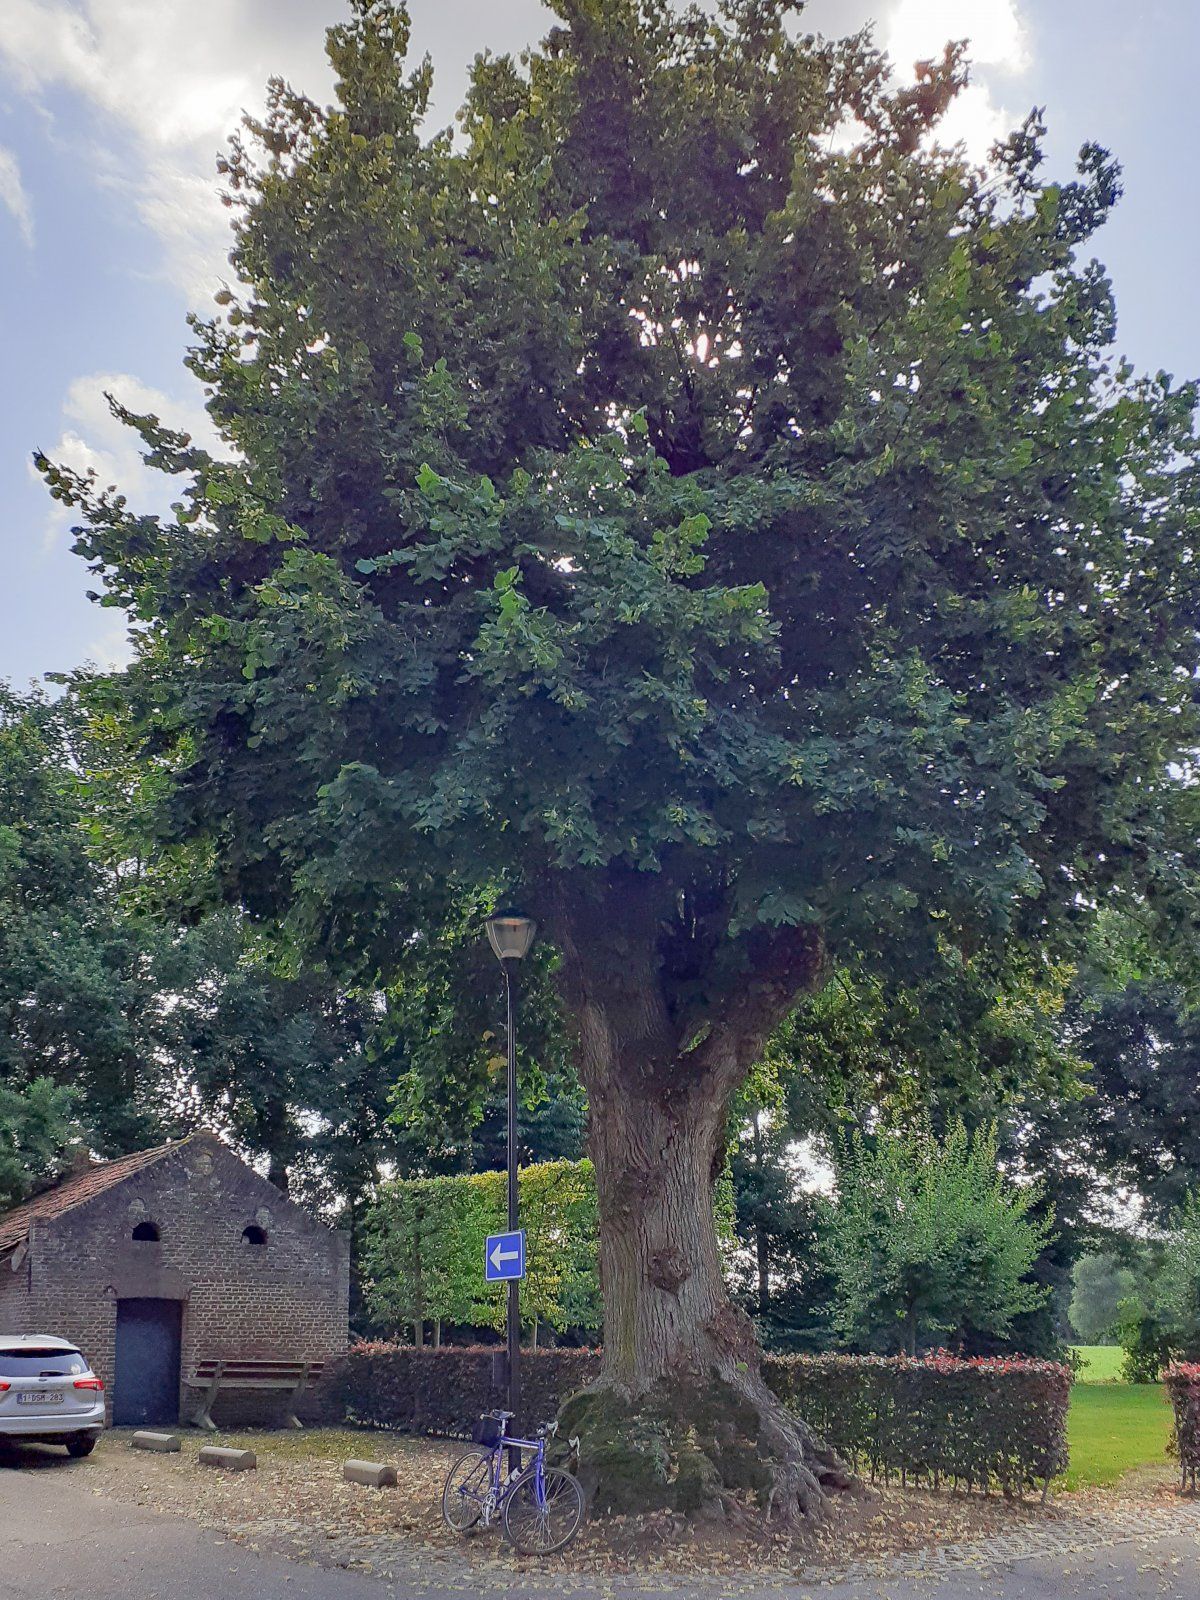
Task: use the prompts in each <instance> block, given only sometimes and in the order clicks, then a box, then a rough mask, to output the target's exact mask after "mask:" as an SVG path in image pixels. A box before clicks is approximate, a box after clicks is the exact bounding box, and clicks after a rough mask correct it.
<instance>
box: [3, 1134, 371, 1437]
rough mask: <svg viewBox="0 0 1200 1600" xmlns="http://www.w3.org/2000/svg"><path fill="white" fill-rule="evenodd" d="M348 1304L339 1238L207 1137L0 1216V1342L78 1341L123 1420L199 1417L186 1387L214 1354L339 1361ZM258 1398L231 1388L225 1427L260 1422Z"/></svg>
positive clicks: (72, 1178)
mask: <svg viewBox="0 0 1200 1600" xmlns="http://www.w3.org/2000/svg"><path fill="white" fill-rule="evenodd" d="M348 1300H349V1251H348V1245H347V1240H346V1237H345V1235H344V1234H340V1233H337V1232H335V1231H334V1230H333V1229H331V1228H327V1227H325V1226H324V1225H323V1224H322V1223H320V1222H318V1221H316V1219H315V1218H313V1217H312V1216H310V1215H309V1214H308V1213H307V1212H306V1211H304V1210H302V1209H301V1208H300V1207H299V1206H297V1205H294V1204H293V1203H292V1202H291V1201H290V1200H288V1199H286V1198H285V1196H284V1195H283V1194H281V1193H280V1191H279V1190H278V1189H276V1188H275V1187H274V1185H273V1184H270V1183H268V1182H267V1181H266V1179H265V1178H260V1177H259V1175H258V1174H257V1173H256V1172H254V1171H253V1170H252V1169H251V1168H250V1167H248V1166H247V1165H246V1163H245V1162H244V1161H242V1160H240V1159H239V1157H238V1156H236V1155H235V1154H234V1153H233V1151H232V1150H230V1149H229V1148H228V1146H226V1145H224V1144H223V1143H222V1142H221V1141H220V1140H219V1139H218V1138H217V1137H216V1136H215V1135H214V1134H210V1133H194V1134H191V1135H190V1136H189V1137H188V1138H186V1139H180V1140H176V1141H175V1142H173V1143H170V1144H165V1145H160V1146H158V1147H157V1148H156V1149H153V1150H141V1151H139V1152H137V1154H135V1155H131V1156H125V1157H123V1158H122V1159H121V1160H118V1161H106V1162H102V1163H98V1164H96V1165H92V1166H89V1167H86V1168H84V1169H83V1170H77V1171H75V1172H73V1173H72V1174H70V1175H69V1176H68V1177H66V1178H65V1179H64V1180H63V1181H62V1182H61V1183H59V1184H57V1185H56V1186H55V1187H54V1188H53V1189H48V1190H46V1191H45V1192H44V1193H42V1194H39V1195H35V1196H34V1197H33V1199H31V1200H28V1201H26V1203H25V1204H24V1205H22V1206H18V1207H17V1209H16V1210H15V1211H10V1212H8V1213H7V1215H5V1216H0V1333H48V1334H55V1335H59V1336H61V1337H63V1338H67V1339H72V1340H74V1341H75V1342H76V1343H77V1344H78V1345H79V1347H80V1349H81V1350H82V1351H83V1352H84V1354H85V1355H86V1356H87V1357H88V1358H89V1360H90V1361H91V1363H92V1366H93V1368H94V1369H95V1371H96V1372H97V1373H99V1375H100V1376H101V1377H102V1378H103V1379H104V1383H105V1388H106V1391H107V1394H108V1399H109V1416H110V1420H115V1421H116V1422H117V1423H143V1422H173V1421H176V1420H178V1418H179V1417H180V1415H181V1414H182V1415H184V1416H187V1415H189V1414H190V1413H191V1411H192V1410H194V1408H195V1402H196V1398H197V1397H196V1395H195V1394H194V1393H190V1392H188V1391H186V1390H184V1388H183V1379H184V1378H185V1377H186V1376H187V1375H189V1374H190V1373H192V1372H194V1370H195V1368H196V1367H197V1365H198V1364H200V1363H202V1362H205V1361H211V1360H229V1361H233V1360H246V1359H248V1358H263V1359H270V1360H277V1361H322V1360H326V1361H327V1360H329V1359H330V1358H331V1357H333V1356H335V1355H340V1354H341V1352H342V1351H343V1350H344V1349H345V1348H346V1342H347V1335H348ZM261 1399H262V1397H260V1396H256V1395H252V1394H246V1393H243V1394H241V1395H240V1396H239V1395H238V1394H237V1393H236V1392H235V1391H231V1392H229V1393H227V1394H225V1393H223V1394H222V1395H221V1397H220V1401H219V1408H218V1411H217V1413H216V1418H217V1420H218V1421H220V1420H222V1418H224V1420H226V1421H231V1420H234V1419H236V1418H239V1417H241V1418H246V1419H249V1418H250V1417H252V1416H256V1415H261V1412H260V1411H256V1410H255V1409H254V1402H255V1401H258V1402H260V1404H261ZM248 1405H249V1409H248ZM276 1409H277V1408H276ZM264 1420H265V1418H264Z"/></svg>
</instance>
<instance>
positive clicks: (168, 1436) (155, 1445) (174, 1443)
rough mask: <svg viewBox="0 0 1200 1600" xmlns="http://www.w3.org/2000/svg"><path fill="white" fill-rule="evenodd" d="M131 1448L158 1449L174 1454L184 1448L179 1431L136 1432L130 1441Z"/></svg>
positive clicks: (164, 1452)
mask: <svg viewBox="0 0 1200 1600" xmlns="http://www.w3.org/2000/svg"><path fill="white" fill-rule="evenodd" d="M129 1448H130V1449H131V1450H158V1451H161V1452H162V1454H164V1455H172V1454H174V1453H175V1452H176V1451H178V1450H182V1449H183V1440H182V1439H181V1438H180V1437H179V1435H178V1434H177V1433H146V1432H142V1433H135V1434H134V1436H133V1438H132V1439H130V1441H129Z"/></svg>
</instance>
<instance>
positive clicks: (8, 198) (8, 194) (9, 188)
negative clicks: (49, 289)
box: [0, 145, 33, 250]
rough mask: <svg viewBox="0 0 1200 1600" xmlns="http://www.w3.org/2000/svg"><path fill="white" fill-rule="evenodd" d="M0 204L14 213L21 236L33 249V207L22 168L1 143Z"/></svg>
mask: <svg viewBox="0 0 1200 1600" xmlns="http://www.w3.org/2000/svg"><path fill="white" fill-rule="evenodd" d="M0 205H2V206H3V207H4V208H5V210H6V211H9V212H11V213H12V216H13V219H14V221H15V222H16V224H17V228H18V230H19V231H20V234H21V238H22V239H23V240H24V241H25V243H26V244H27V245H28V246H29V248H30V249H31V250H32V249H33V207H32V206H31V205H30V203H29V196H28V194H27V193H26V192H25V185H24V184H23V183H22V182H21V169H20V167H19V166H18V165H17V158H16V156H15V155H14V154H13V153H12V151H11V150H8V149H6V148H5V147H4V146H3V145H0Z"/></svg>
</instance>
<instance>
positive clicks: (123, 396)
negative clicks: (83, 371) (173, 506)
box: [30, 372, 227, 545]
mask: <svg viewBox="0 0 1200 1600" xmlns="http://www.w3.org/2000/svg"><path fill="white" fill-rule="evenodd" d="M109 394H111V395H113V396H114V398H115V399H117V400H119V401H120V403H121V404H122V405H124V406H126V407H127V408H128V409H129V410H130V411H136V412H138V413H146V412H150V413H153V415H154V416H156V417H158V418H159V420H160V421H161V422H163V423H165V424H166V426H167V427H170V428H176V429H180V430H182V431H183V432H185V433H189V434H191V436H192V438H193V439H195V441H196V442H197V443H198V444H200V445H202V446H204V448H206V449H208V450H211V451H213V453H214V454H218V455H220V454H226V453H227V450H225V449H224V448H223V447H222V446H221V443H220V440H219V439H218V437H217V434H216V431H215V429H214V428H213V425H212V422H211V421H210V419H209V416H208V413H207V412H206V411H205V410H204V406H203V402H202V400H201V398H200V395H199V392H198V390H193V392H192V393H191V394H190V395H187V396H180V395H168V394H164V393H163V391H162V390H161V389H154V388H151V386H150V385H149V384H147V383H143V382H142V380H141V379H140V378H136V377H134V376H133V374H132V373H128V372H94V373H89V374H88V375H87V376H86V377H80V378H76V379H75V380H74V381H73V382H72V383H71V385H70V387H69V388H68V390H67V394H66V398H65V399H64V401H63V406H62V416H63V423H64V426H63V431H62V433H61V434H60V436H59V438H58V439H57V441H56V442H55V443H54V444H53V445H52V446H51V447H50V449H48V450H47V451H46V454H47V455H48V456H49V458H50V460H51V461H53V462H56V463H57V464H59V465H61V466H64V467H70V468H72V469H73V470H74V471H76V472H81V473H84V472H89V471H94V472H95V474H96V476H97V478H98V479H99V481H100V484H101V487H104V488H107V487H108V486H109V485H110V484H111V485H115V486H116V487H117V488H119V489H120V491H121V493H122V494H123V495H125V497H126V498H127V499H128V501H129V503H130V505H131V506H133V507H134V509H135V510H145V511H163V510H165V509H166V508H167V507H168V506H169V504H170V502H171V501H172V499H173V498H175V496H176V494H177V492H178V483H177V480H175V479H173V478H164V477H163V475H162V474H161V473H159V472H154V471H152V470H151V469H150V468H149V467H147V465H146V463H145V462H144V461H143V460H142V456H141V450H142V443H141V440H140V439H139V438H138V436H137V434H136V433H134V432H133V430H132V429H131V428H127V427H125V426H124V425H123V424H122V423H120V422H118V421H117V419H116V418H115V417H114V416H113V414H112V412H111V411H110V409H109V405H108V400H107V399H106V396H107V395H109ZM30 471H31V472H34V468H33V466H32V464H30ZM34 475H35V476H36V473H34ZM77 520H78V518H77V515H76V513H75V512H73V511H71V510H70V509H68V508H67V507H66V506H63V505H60V504H58V503H57V502H55V503H54V505H53V506H52V508H51V511H50V514H49V517H48V519H47V524H46V542H47V544H48V545H52V544H55V543H57V542H58V541H59V540H60V539H61V538H62V537H63V536H64V534H65V532H66V530H67V529H68V528H69V527H70V526H71V525H72V524H73V523H74V522H76V521H77Z"/></svg>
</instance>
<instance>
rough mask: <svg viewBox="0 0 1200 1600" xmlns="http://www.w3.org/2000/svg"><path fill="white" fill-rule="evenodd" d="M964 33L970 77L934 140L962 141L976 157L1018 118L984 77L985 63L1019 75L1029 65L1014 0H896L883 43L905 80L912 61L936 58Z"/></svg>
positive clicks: (889, 16) (942, 142) (1025, 42)
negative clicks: (949, 41)
mask: <svg viewBox="0 0 1200 1600" xmlns="http://www.w3.org/2000/svg"><path fill="white" fill-rule="evenodd" d="M964 38H965V39H966V40H967V55H968V58H969V60H970V62H971V82H970V84H969V85H968V86H967V88H966V89H964V90H963V92H962V93H961V94H960V95H959V96H958V98H957V99H956V100H955V102H954V104H953V105H952V106H951V107H950V110H949V111H948V112H947V114H946V116H945V118H944V119H943V121H942V122H941V124H940V125H939V128H938V142H939V143H941V144H957V143H960V142H961V143H962V144H963V145H965V147H966V150H967V153H968V155H970V156H972V157H974V158H975V159H977V160H978V159H982V157H983V156H985V155H986V154H987V152H988V150H989V149H990V147H991V146H992V145H993V144H994V143H995V142H996V140H997V139H1001V138H1003V137H1004V136H1005V135H1006V134H1007V133H1009V132H1010V131H1011V130H1012V128H1013V127H1015V126H1016V124H1017V123H1018V122H1019V121H1020V118H1019V117H1018V116H1016V115H1014V114H1013V113H1012V112H1011V111H1010V110H1009V109H1008V108H1006V107H1005V106H1004V105H1002V104H1000V103H999V102H997V101H996V99H995V98H994V97H993V93H992V86H991V84H990V83H989V81H988V78H989V76H990V74H989V73H988V69H989V68H992V69H994V70H995V71H997V72H1000V73H1009V74H1012V75H1013V76H1018V75H1019V74H1021V73H1023V72H1025V71H1026V70H1027V69H1028V67H1029V64H1030V51H1029V36H1028V33H1027V31H1026V28H1025V24H1024V21H1023V19H1022V17H1021V12H1020V8H1019V6H1018V4H1017V0H971V4H970V5H963V4H962V0H898V3H897V4H896V5H895V6H894V7H893V9H892V10H891V12H890V13H889V14H888V16H887V17H886V19H885V21H884V24H883V30H882V43H883V45H884V47H885V48H886V50H887V52H888V54H889V55H890V56H891V58H892V61H893V63H894V64H895V68H896V71H897V74H898V76H900V77H902V78H905V79H911V77H912V66H913V63H914V62H917V61H928V60H930V59H935V58H937V57H938V56H940V55H941V53H942V51H943V49H944V48H945V45H946V42H947V41H948V40H950V39H964Z"/></svg>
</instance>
